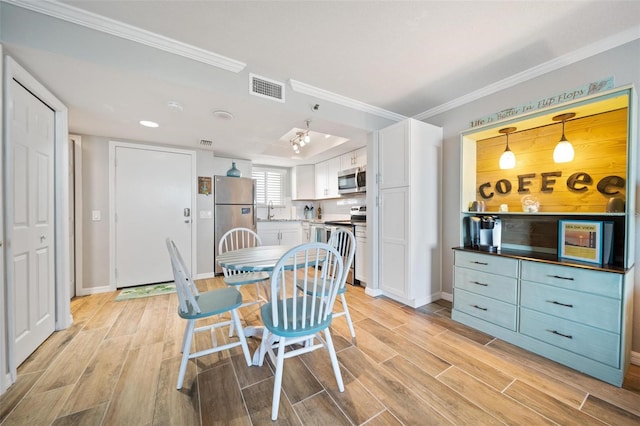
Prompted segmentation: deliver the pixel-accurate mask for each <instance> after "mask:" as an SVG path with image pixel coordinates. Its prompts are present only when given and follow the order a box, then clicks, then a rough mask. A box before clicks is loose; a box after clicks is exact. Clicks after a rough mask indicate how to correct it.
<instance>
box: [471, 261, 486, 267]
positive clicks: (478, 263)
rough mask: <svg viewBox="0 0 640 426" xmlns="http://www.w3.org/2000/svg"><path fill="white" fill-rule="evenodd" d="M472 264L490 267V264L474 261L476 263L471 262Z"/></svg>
mask: <svg viewBox="0 0 640 426" xmlns="http://www.w3.org/2000/svg"><path fill="white" fill-rule="evenodd" d="M471 263H475V264H476V265H484V266H487V265H488V263H487V262H478V261H477V260H474V261H473V262H471Z"/></svg>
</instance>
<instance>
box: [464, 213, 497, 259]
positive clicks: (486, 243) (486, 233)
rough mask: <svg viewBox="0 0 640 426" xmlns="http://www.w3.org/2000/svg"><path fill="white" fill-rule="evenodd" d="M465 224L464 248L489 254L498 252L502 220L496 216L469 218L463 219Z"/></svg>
mask: <svg viewBox="0 0 640 426" xmlns="http://www.w3.org/2000/svg"><path fill="white" fill-rule="evenodd" d="M465 222H466V223H465V225H466V226H465V228H466V230H467V232H466V236H465V246H471V247H472V248H474V249H477V250H484V251H490V252H496V251H500V248H501V245H502V220H501V219H500V218H499V217H498V216H493V215H483V216H469V217H465Z"/></svg>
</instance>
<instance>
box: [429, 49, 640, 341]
mask: <svg viewBox="0 0 640 426" xmlns="http://www.w3.org/2000/svg"><path fill="white" fill-rule="evenodd" d="M638 52H640V40H636V41H634V42H631V43H627V44H625V45H622V46H620V47H618V48H616V49H612V50H609V51H606V52H604V53H601V54H599V55H596V56H593V57H591V58H588V59H585V60H582V61H580V62H577V63H575V64H572V65H570V66H566V67H564V68H562V69H559V70H556V71H553V72H550V73H548V74H545V75H543V76H541V77H538V78H535V79H533V80H530V81H527V82H525V83H521V84H518V85H516V86H514V87H511V88H509V89H505V90H503V91H501V92H498V93H495V94H493V95H490V96H486V97H484V98H482V99H480V100H477V101H475V102H472V103H469V104H466V105H463V106H461V107H458V108H455V109H452V110H450V111H447V112H444V113H442V114H439V115H437V116H433V117H430V118H427V119H426V120H425V121H427V122H429V123H431V124H435V125H437V126H441V127H443V129H444V164H445V167H444V168H443V172H444V176H443V182H444V187H443V206H442V208H443V215H442V217H443V223H442V226H443V250H442V254H443V262H442V271H443V275H442V291H443V292H444V293H448V294H451V293H452V292H453V251H452V250H449V249H450V248H451V247H455V246H458V245H459V242H460V240H459V232H460V227H461V225H460V223H459V218H460V214H459V211H460V206H459V199H460V196H459V193H460V166H459V165H460V135H459V133H460V132H462V131H464V130H466V129H468V128H469V123H470V121H471V120H473V119H476V118H479V117H483V116H485V115H488V114H491V113H494V112H497V111H500V110H503V109H505V108H508V107H515V106H518V105H522V104H525V103H527V102H529V101H533V100H536V99H540V98H542V97H544V96H545V95H553V94H555V93H559V92H562V91H563V90H567V89H572V88H574V87H578V86H581V85H582V84H585V83H589V82H592V81H596V80H599V79H602V78H606V77H610V76H613V77H614V78H615V86H616V87H617V86H623V85H626V84H634V85H635V87H636V90H638V89H640V55H639V54H638ZM634 107H635V108H636V109H635V111H636V114H638V115H639V116H640V114H639V110H640V108H638V105H635V106H634ZM638 122H640V120H639V121H638ZM636 143H638V141H636ZM639 152H640V150H639ZM636 164H640V158H639V159H638V161H637V162H636ZM638 176H640V174H638ZM636 186H637V187H640V177H638V182H637V184H636ZM639 190H640V189H639ZM638 199H639V197H636V208H635V210H636V221H639V220H640V214H639V212H640V208H639V207H638ZM639 225H640V224H638V223H636V232H637V233H640V226H639ZM636 244H640V235H636ZM636 265H637V267H640V250H638V249H636ZM447 271H448V272H447ZM635 280H636V281H635V297H634V299H635V300H634V302H635V305H634V306H635V308H634V310H635V313H634V320H633V328H634V330H633V346H632V347H633V351H634V352H640V274H639V273H636V274H635Z"/></svg>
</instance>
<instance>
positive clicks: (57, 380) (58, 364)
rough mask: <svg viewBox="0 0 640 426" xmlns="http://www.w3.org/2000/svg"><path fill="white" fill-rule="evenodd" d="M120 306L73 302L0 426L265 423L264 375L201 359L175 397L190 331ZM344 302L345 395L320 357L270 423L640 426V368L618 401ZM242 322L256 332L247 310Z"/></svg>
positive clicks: (425, 320) (444, 316)
mask: <svg viewBox="0 0 640 426" xmlns="http://www.w3.org/2000/svg"><path fill="white" fill-rule="evenodd" d="M220 285H222V282H221V280H220V279H219V278H215V279H209V280H202V281H199V282H198V286H199V287H200V288H201V289H203V290H204V289H208V288H216V287H218V286H220ZM243 291H249V290H248V289H247V290H243ZM116 295H117V293H108V294H98V295H92V296H87V297H79V298H75V299H74V300H73V301H72V312H73V316H74V324H73V326H72V327H71V328H69V329H67V330H63V331H60V332H57V333H55V334H54V335H52V336H51V337H50V338H49V339H48V340H47V341H46V342H45V343H44V344H43V345H42V346H41V347H40V348H38V350H37V351H36V352H35V353H34V354H33V355H32V356H31V357H30V358H29V359H27V360H26V361H25V362H24V364H23V365H22V366H20V368H19V369H18V380H17V382H16V383H15V384H14V385H13V386H12V387H11V388H10V389H9V391H8V392H7V393H6V394H4V395H3V396H2V397H0V403H1V404H0V421H1V422H2V425H27V424H28V425H52V424H53V425H56V426H60V425H198V424H202V425H209V424H225V425H226V424H233V425H236V424H237V425H251V424H253V425H259V424H271V423H272V422H271V420H270V410H271V397H272V388H273V373H272V369H271V367H270V366H269V365H268V364H267V363H265V365H264V366H263V367H247V365H246V363H245V361H244V359H243V358H242V356H241V353H240V352H239V348H235V349H238V351H234V352H233V353H232V354H229V353H228V352H226V353H224V354H213V355H209V356H206V357H202V358H198V359H197V360H195V361H190V363H189V368H188V370H187V375H186V379H185V385H184V387H183V389H182V390H180V391H178V390H176V389H175V384H176V379H177V374H178V365H179V360H180V346H179V345H180V343H181V339H182V332H183V327H184V323H183V321H182V320H181V319H180V318H179V317H178V316H177V314H176V310H177V298H176V295H175V294H171V295H164V296H155V297H149V298H145V299H137V300H129V301H123V302H116V301H114V299H115V296H116ZM247 296H248V297H249V294H247ZM347 297H348V300H349V306H350V308H351V312H352V316H353V319H354V321H355V327H356V335H357V345H353V344H352V342H351V341H350V339H349V338H348V336H349V331H348V328H347V326H346V323H345V321H344V318H337V319H336V320H335V321H334V324H333V325H332V329H333V334H334V336H335V337H334V343H335V345H336V349H337V351H338V357H339V360H340V365H341V369H342V375H343V379H344V382H345V391H344V393H340V392H338V391H337V386H336V384H335V378H334V377H333V373H332V369H331V365H330V361H329V357H328V354H327V353H326V351H322V350H319V351H315V352H313V353H311V354H306V355H304V356H302V357H296V358H292V359H289V360H286V361H285V373H284V380H283V389H284V393H285V394H284V396H283V397H282V398H281V400H280V401H281V402H280V404H281V406H280V415H279V419H278V421H277V423H280V424H318V425H327V424H331V425H343V424H344V425H352V424H355V425H359V424H365V423H366V424H368V425H392V424H405V425H425V424H469V425H484V424H517V425H538V424H575V425H585V424H600V425H601V424H610V425H625V424H629V425H631V424H633V425H638V424H640V367H636V366H631V369H630V371H629V373H628V374H627V378H626V380H625V384H624V386H623V388H617V387H615V386H611V385H608V384H606V383H604V382H601V381H598V380H596V379H593V378H591V377H588V376H585V375H583V374H580V373H578V372H576V371H574V370H571V369H568V368H566V367H563V366H561V365H559V364H556V363H554V362H551V361H549V360H546V359H544V358H541V357H539V356H536V355H534V354H531V353H529V352H527V351H524V350H521V349H519V348H517V347H514V346H512V345H509V344H507V343H504V342H502V341H499V340H496V339H493V338H492V337H490V336H488V335H485V334H482V333H479V332H477V331H474V330H472V329H470V328H468V327H465V326H463V325H461V324H458V323H455V322H453V321H452V320H451V319H450V303H448V302H445V301H441V302H439V303H434V304H431V305H428V306H426V307H423V308H420V309H416V310H414V309H411V308H408V307H405V306H402V305H400V304H398V303H396V302H394V301H391V300H389V299H386V298H377V299H374V298H370V297H369V296H367V295H365V294H364V291H363V289H362V288H358V287H355V288H354V287H350V288H349V291H348V292H347ZM242 313H243V316H244V319H245V321H247V322H248V323H253V324H257V323H259V317H258V314H257V311H256V310H255V309H253V310H252V309H251V308H248V309H246V310H244V311H243V312H242ZM226 338H227V337H225V336H224V335H223V334H222V333H221V334H219V339H226ZM249 340H250V346H251V348H252V350H253V349H255V348H256V347H257V342H258V341H257V340H254V339H253V338H251V339H249ZM206 343H207V336H200V337H199V338H198V339H197V340H196V342H195V344H196V345H197V346H198V347H199V348H200V347H203V346H204V345H206Z"/></svg>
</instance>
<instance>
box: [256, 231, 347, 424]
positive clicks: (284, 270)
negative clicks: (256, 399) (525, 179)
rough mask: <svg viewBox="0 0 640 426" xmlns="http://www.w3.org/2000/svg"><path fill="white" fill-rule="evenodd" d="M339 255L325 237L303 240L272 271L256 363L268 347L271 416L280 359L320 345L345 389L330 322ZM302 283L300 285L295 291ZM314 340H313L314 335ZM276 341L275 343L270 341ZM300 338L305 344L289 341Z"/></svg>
mask: <svg viewBox="0 0 640 426" xmlns="http://www.w3.org/2000/svg"><path fill="white" fill-rule="evenodd" d="M343 269H344V266H343V263H342V256H341V255H340V253H339V252H338V250H336V249H335V248H334V247H331V246H330V245H329V244H326V243H307V244H302V245H299V246H296V247H294V248H292V249H291V250H289V251H287V252H286V253H285V254H284V255H283V256H282V258H281V259H280V260H279V261H278V262H277V263H276V265H275V267H274V269H273V274H272V276H271V300H270V301H269V302H267V303H265V304H264V305H262V308H261V309H260V313H261V317H262V321H263V323H264V326H265V330H264V334H263V336H262V343H261V345H260V357H259V365H262V364H263V361H264V356H265V355H266V354H267V353H268V354H269V358H270V359H271V362H272V363H273V364H274V366H275V380H274V385H273V400H272V405H271V419H272V420H276V419H277V418H278V408H279V405H280V392H281V390H282V374H283V370H284V360H285V359H286V358H291V357H294V356H298V355H301V354H304V353H307V352H311V351H314V350H316V349H319V348H323V347H324V348H326V349H327V351H328V352H329V357H330V359H331V365H332V367H333V372H334V375H335V378H336V382H337V384H338V389H339V390H340V392H343V391H344V384H343V381H342V375H341V373H340V366H339V364H338V357H337V356H336V351H335V348H334V347H333V340H332V339H331V333H330V331H329V326H330V325H331V320H332V318H333V317H332V315H331V313H332V310H333V304H334V302H335V300H336V297H337V295H338V291H339V289H340V282H341V278H342V273H343ZM300 286H301V290H302V291H298V288H299V287H300ZM316 339H317V340H318V343H315V340H316ZM274 342H275V343H274ZM296 343H304V344H305V345H304V346H299V345H296V346H291V345H294V344H296Z"/></svg>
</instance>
